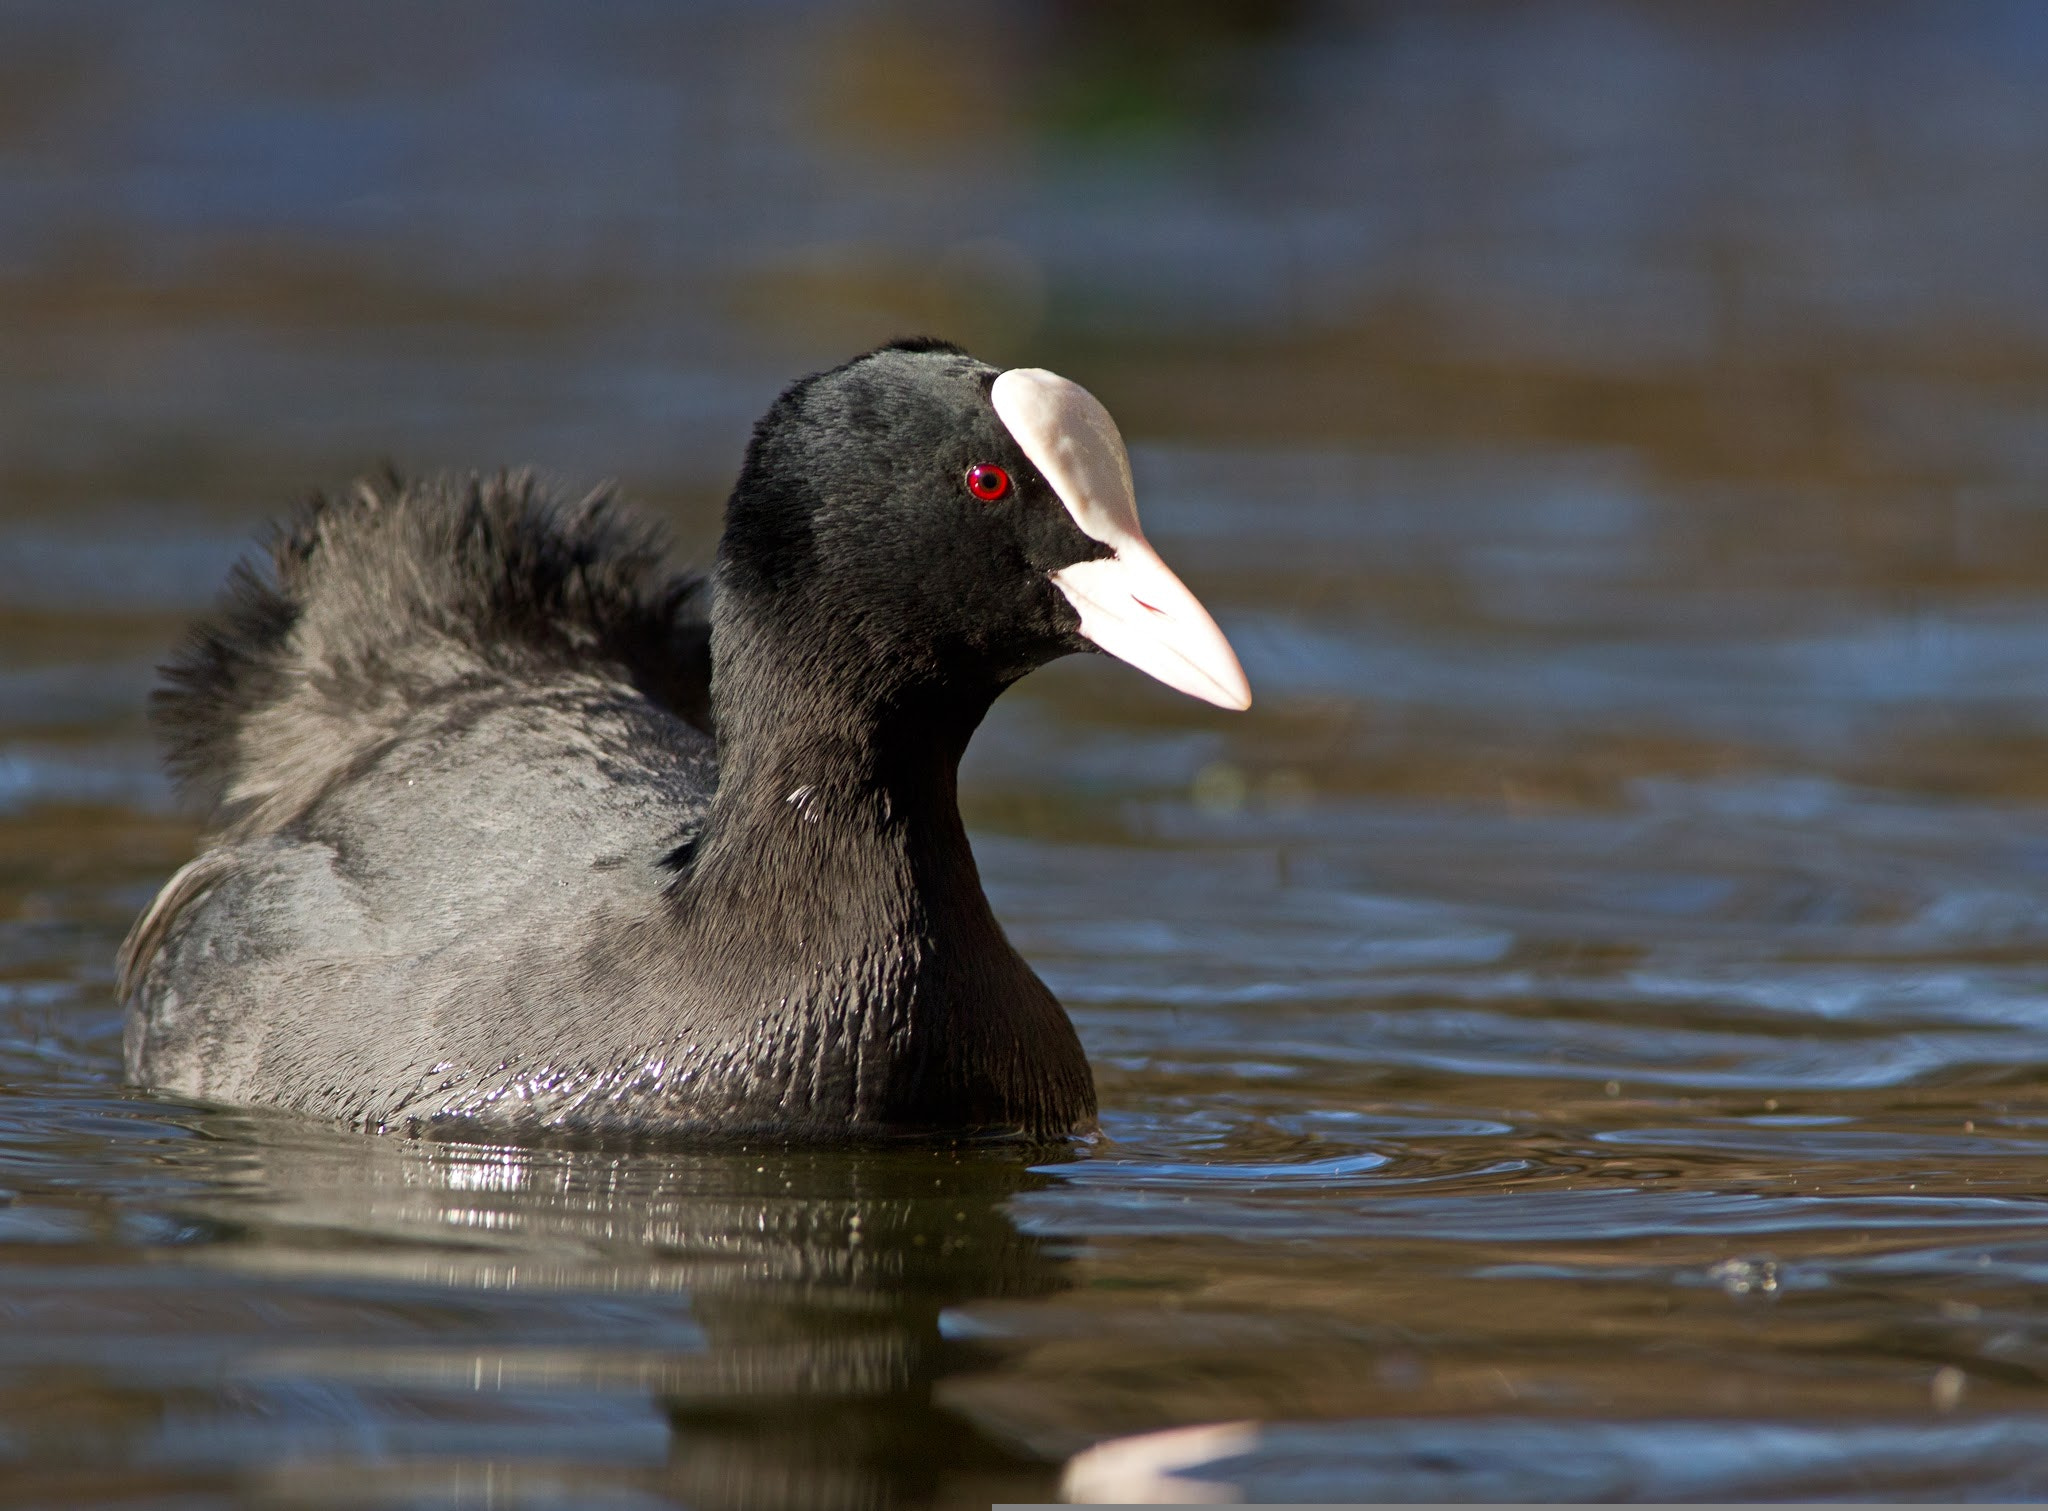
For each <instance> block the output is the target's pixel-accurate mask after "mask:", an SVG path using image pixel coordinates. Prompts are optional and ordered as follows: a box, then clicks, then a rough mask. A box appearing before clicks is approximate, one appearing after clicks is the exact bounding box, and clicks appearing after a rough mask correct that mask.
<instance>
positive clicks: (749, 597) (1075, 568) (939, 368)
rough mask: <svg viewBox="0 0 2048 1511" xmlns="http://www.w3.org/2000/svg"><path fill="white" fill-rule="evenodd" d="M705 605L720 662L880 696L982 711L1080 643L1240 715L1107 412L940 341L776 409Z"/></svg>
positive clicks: (866, 364)
mask: <svg viewBox="0 0 2048 1511" xmlns="http://www.w3.org/2000/svg"><path fill="white" fill-rule="evenodd" d="M716 612H717V620H716V622H717V624H718V625H719V636H720V642H721V643H720V648H719V650H718V652H717V654H719V656H720V657H721V660H722V659H723V658H724V656H725V655H726V654H727V652H728V650H729V649H736V648H737V647H736V645H735V644H734V642H735V641H738V640H746V641H750V642H756V643H758V642H760V641H762V640H764V639H765V640H769V641H773V642H776V643H777V644H778V645H779V646H780V647H781V649H782V651H783V652H784V653H785V654H787V655H793V656H796V657H800V658H801V659H802V661H803V662H804V663H805V664H806V665H807V666H808V667H810V668H812V669H814V671H815V672H816V673H817V674H818V675H821V676H824V675H830V674H831V673H832V672H833V671H835V670H836V671H838V672H839V673H840V674H841V675H843V676H844V675H857V676H859V677H861V678H863V679H867V681H868V685H869V686H871V688H872V690H873V691H874V692H875V693H876V694H878V695H881V696H889V695H891V694H892V693H896V692H903V693H909V692H912V691H915V690H918V689H957V690H958V691H959V692H960V693H961V694H962V695H963V696H965V697H969V698H973V697H975V696H976V695H977V694H982V695H985V696H990V697H992V696H993V695H994V693H995V692H996V691H999V690H1000V689H1001V688H1002V687H1004V686H1007V685H1008V684H1009V683H1011V682H1013V681H1015V680H1016V679H1017V678H1019V677H1021V676H1023V675H1024V674H1025V673H1026V672H1028V671H1030V670H1032V669H1033V668H1034V667H1037V666H1041V665H1043V664H1044V663H1045V662H1047V661H1050V660H1052V659H1053V658H1055V657H1057V656H1062V655H1066V654H1068V653H1070V652H1073V651H1083V650H1095V649H1100V650H1104V651H1107V652H1109V653H1110V654H1111V655H1114V656H1118V657H1120V658H1122V659H1123V660H1125V661H1128V662H1129V663H1131V664H1132V665H1133V666H1136V667H1137V668H1139V669H1140V670H1141V671H1144V672H1147V673H1149V674H1150V675H1152V676H1154V677H1156V678H1158V679H1159V680H1160V681H1162V682H1164V683H1166V684H1167V685H1169V686H1171V687H1175V688H1178V689H1179V690H1180V691H1182V692H1185V693H1189V694H1192V695H1193V696H1195V697H1197V698H1204V699H1207V700H1208V701H1209V702H1211V703H1215V704H1218V705H1220V706H1222V707H1225V708H1245V707H1248V706H1249V705H1250V703H1251V689H1250V687H1249V686H1248V685H1247V684H1246V682H1245V677H1244V672H1243V671H1242V669H1240V667H1239V666H1238V663H1237V657H1236V656H1235V654H1233V653H1232V651H1231V649H1230V643H1229V642H1228V641H1227V640H1225V639H1224V638H1223V633H1222V631H1221V630H1219V629H1217V627H1216V623H1215V621H1214V620H1212V619H1211V618H1210V617H1209V615H1208V612H1207V611H1206V610H1204V609H1203V607H1202V605H1201V604H1200V603H1199V602H1197V601H1196V599H1195V596H1194V595H1193V594H1192V593H1190V592H1189V591H1188V590H1187V588H1186V587H1185V586H1183V585H1182V583H1181V581H1180V579H1179V578H1177V577H1175V576H1174V574H1173V573H1172V571H1170V570H1169V569H1168V568H1167V566H1166V563H1165V562H1163V561H1161V560H1160V559H1159V555H1158V553H1157V552H1155V551H1154V550H1153V549H1152V548H1151V546H1150V545H1149V544H1147V542H1146V540H1145V536H1144V533H1143V532H1142V531H1141V530H1140V529H1139V526H1138V511H1137V502H1136V499H1135V497H1134V495H1133V492H1132V487H1131V469H1130V462H1129V459H1128V457H1127V456H1126V455H1125V452H1124V445H1123V441H1122V438H1121V437H1120V436H1119V435H1118V434H1117V428H1116V424H1115V422H1114V421H1112V420H1111V419H1110V417H1109V413H1108V411H1107V410H1105V409H1104V408H1103V407H1102V405H1101V404H1099V403H1098V402H1096V400H1095V399H1094V398H1093V397H1092V396H1091V395H1090V394H1089V393H1088V392H1087V391H1086V390H1085V389H1083V388H1081V387H1080V386H1079V385H1078V384H1074V383H1071V382H1069V381H1067V380H1066V379H1065V378H1061V377H1058V376H1057V375H1055V374H1053V373H1049V372H1044V371H1041V370H1039V369H1035V368H1015V369H1011V370H1009V371H1001V370H999V369H997V368H993V367H990V366H989V365H988V364H987V363H984V362H978V361H976V360H975V359H974V358H972V357H970V356H968V355H967V354H966V353H965V352H963V351H961V350H960V349H959V348H958V347H955V346H952V345H950V344H949V343H946V342H940V341H931V340H919V341H904V342H898V343H895V344H893V345H890V346H886V347H883V348H881V349H880V350H878V351H874V352H870V353H868V354H867V355H865V356H863V357H859V358H856V359H855V360H854V361H852V362H849V363H847V364H846V365H845V366H843V367H838V368H834V369H832V370H831V371H830V372H825V373H820V374H818V375H816V376H815V377H810V378H806V379H803V380H802V381H800V382H798V383H796V384H794V385H793V386H791V387H790V388H789V389H788V391H786V392H785V393H784V394H783V395H782V396H781V397H780V398H779V399H777V400H776V401H775V404H774V407H773V408H771V409H770V410H769V411H768V413H767V415H766V416H765V417H763V419H762V420H761V422H760V424H759V425H758V426H756V428H755V431H754V438H753V443H752V444H751V446H749V448H748V451H747V460H746V466H745V468H744V469H743V470H742V472H741V474H740V480H739V484H738V486H737V488H736V489H735V491H734V493H733V497H732V502H731V504H730V506H729V507H728V509H727V513H726V528H725V537H724V540H723V541H722V543H721V544H720V547H719V567H718V608H717V611H716ZM762 648H763V649H765V647H762ZM984 706H985V705H984Z"/></svg>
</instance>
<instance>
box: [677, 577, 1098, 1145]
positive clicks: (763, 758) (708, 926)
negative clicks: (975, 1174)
mask: <svg viewBox="0 0 2048 1511" xmlns="http://www.w3.org/2000/svg"><path fill="white" fill-rule="evenodd" d="M746 628H748V627H747V626H744V625H740V626H735V625H734V624H733V622H732V615H731V613H730V611H728V614H727V616H726V617H724V618H722V619H720V620H717V621H715V623H714V629H713V637H712V656H713V681H712V701H713V709H714V718H715V720H716V727H717V730H718V748H719V765H720V770H719V780H718V788H717V791H716V793H715V795H714V797H713V799H712V804H711V812H710V815H709V817H708V819H707V822H706V825H705V828H704V830H703V834H702V838H701V839H700V841H699V842H698V845H697V847H696V850H695V853H694V855H693V857H692V860H691V864H690V865H689V867H688V869H687V870H686V871H685V872H684V873H683V875H681V876H680V877H678V879H677V883H676V886H675V888H674V889H673V891H672V894H671V895H672V899H673V902H674V906H675V910H676V911H675V918H676V921H677V922H678V924H679V925H680V927H681V931H682V933H681V936H680V937H675V936H672V943H673V945H674V946H675V947H676V948H678V949H679V950H680V952H681V953H682V954H683V956H684V958H686V959H688V960H689V961H691V962H692V974H693V975H694V976H695V977H696V978H697V980H698V981H699V983H700V985H701V986H702V987H703V988H704V989H706V990H707V992H708V999H709V1000H710V1001H711V1002H712V1003H715V1004H718V1005H719V1006H718V1009H717V1010H718V1011H719V1012H720V1013H722V1014H727V1015H729V1017H728V1021H730V1022H731V1023H732V1029H733V1031H734V1033H735V1035H736V1036H738V1037H739V1039H740V1045H741V1048H740V1053H741V1054H742V1055H743V1056H744V1058H745V1060H746V1063H747V1064H748V1065H749V1067H750V1069H749V1072H748V1077H747V1078H746V1083H747V1084H748V1085H750V1086H751V1087H753V1088H754V1090H753V1091H752V1092H750V1093H749V1096H751V1097H758V1098H759V1099H761V1108H762V1111H761V1115H762V1117H763V1119H764V1121H772V1122H774V1123H775V1124H776V1125H777V1126H785V1127H786V1126H790V1125H792V1124H793V1123H796V1122H801V1121H803V1120H804V1119H806V1118H813V1119H816V1120H818V1122H819V1124H820V1126H823V1127H829V1128H831V1129H833V1130H835V1131H843V1129H844V1128H845V1127H846V1126H848V1119H849V1118H851V1119H854V1120H855V1122H856V1123H860V1122H866V1123H871V1124H874V1125H877V1126H895V1127H909V1126H936V1127H947V1128H952V1129H954V1130H958V1129H961V1128H967V1127H975V1126H988V1127H1005V1128H1026V1129H1032V1130H1035V1131H1038V1132H1050V1133H1063V1132H1066V1131H1067V1130H1069V1129H1070V1128H1072V1127H1074V1126H1076V1124H1077V1123H1079V1122H1081V1121H1084V1120H1085V1119H1086V1118H1087V1117H1088V1116H1089V1115H1091V1114H1092V1112H1093V1109H1094V1093H1093V1090H1092V1086H1091V1084H1090V1081H1089V1077H1088V1066H1087V1061H1086V1059H1085V1057H1084V1056H1083V1055H1082V1053H1081V1049H1080V1044H1079V1042H1078V1041H1077V1040H1076V1039H1075V1037H1074V1032H1073V1028H1072V1026H1071V1025H1070V1024H1069V1023H1068V1022H1067V1019H1066V1016H1065V1014H1063V1013H1062V1012H1061V1011H1060V1008H1059V1004H1058V1003H1057V1002H1055V1001H1054V1000H1053V998H1052V995H1051V994H1050V993H1049V992H1047V991H1046V989H1045V986H1044V984H1043V983H1041V982H1040V981H1039V980H1038V978H1037V976H1036V975H1034V974H1033V973H1032V971H1031V968H1030V967H1029V966H1028V965H1027V964H1025V962H1024V960H1023V959H1022V957H1020V956H1019V955H1018V954H1017V953H1016V951H1015V950H1013V949H1012V948H1011V947H1010V944H1009V941H1008V940H1007V939H1006V938H1004V936H1003V931H1002V928H1001V926H1000V925H999V924H998V923H997V922H996V919H995V915H994V914H993V913H992V912H991V911H990V909H989V905H988V899H987V898H986V897H985V896H984V895H983V893H982V890H981V877H980V875H979V873H978V872H977V871H976V869H975V864H974V854H973V852H972V850H970V849H969V847H968V843H967V832H966V828H965V826H964V825H963V824H962V823H961V821H960V808H959V801H958V796H957V777H958V771H959V764H960V757H961V755H962V754H963V753H964V752H965V750H966V748H967V741H968V738H969V736H971V735H972V734H973V732H974V729H975V727H976V726H977V725H978V724H979V723H980V722H981V719H982V716H983V715H984V714H986V713H987V711H988V708H989V705H990V704H991V703H992V702H993V701H994V699H995V696H996V694H997V693H998V692H999V691H1000V690H1001V688H1000V684H996V683H991V684H990V685H987V686H981V685H965V686H963V685H959V684H954V685H950V686H949V685H940V684H936V683H933V682H929V681H925V682H919V681H918V680H916V679H915V678H913V677H911V676H909V675H906V674H905V672H904V671H903V670H902V669H900V668H899V669H896V670H895V671H893V672H892V670H891V669H890V668H888V667H877V666H872V665H865V664H862V663H861V662H860V661H859V660H858V659H854V658H849V659H847V660H842V661H835V660H833V659H832V658H830V657H820V656H819V655H818V654H817V640H816V638H815V637H810V638H809V639H808V640H806V639H804V638H800V637H794V636H781V637H778V636H763V635H750V634H746V633H744V630H745V629H746ZM735 629H738V630H740V631H742V632H741V633H734V631H735ZM790 644H806V645H807V646H808V650H809V654H808V656H807V657H806V658H805V659H804V660H803V661H801V662H792V661H790V660H786V659H782V658H780V657H779V656H778V654H777V649H778V647H779V646H787V645H790Z"/></svg>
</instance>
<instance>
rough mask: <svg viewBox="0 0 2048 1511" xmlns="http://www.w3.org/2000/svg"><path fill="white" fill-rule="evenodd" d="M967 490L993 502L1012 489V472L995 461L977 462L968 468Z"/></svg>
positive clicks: (987, 502)
mask: <svg viewBox="0 0 2048 1511" xmlns="http://www.w3.org/2000/svg"><path fill="white" fill-rule="evenodd" d="M967 491H968V492H969V493H971V494H973V495H974V496H975V497H976V498H978V499H980V500H981V501H982V502H983V503H984V504H992V503H994V502H995V501H996V500H997V499H999V498H1001V497H1002V496H1003V495H1004V494H1005V493H1008V492H1009V491H1010V474H1009V473H1007V472H1005V471H1003V469H1002V468H1000V467H998V466H995V465H994V464H993V463H990V462H976V463H975V464H974V465H973V466H972V467H969V468H968V469H967Z"/></svg>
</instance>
